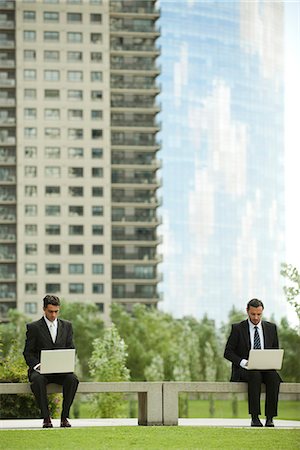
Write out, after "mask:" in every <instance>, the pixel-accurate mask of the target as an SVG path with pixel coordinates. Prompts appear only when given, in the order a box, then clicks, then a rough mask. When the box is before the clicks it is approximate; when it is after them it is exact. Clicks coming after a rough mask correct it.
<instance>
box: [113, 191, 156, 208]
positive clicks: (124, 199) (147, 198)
mask: <svg viewBox="0 0 300 450" xmlns="http://www.w3.org/2000/svg"><path fill="white" fill-rule="evenodd" d="M148 192H149V191H148ZM112 203H129V204H132V203H137V204H139V205H141V204H147V205H151V207H152V206H153V207H155V208H156V207H158V206H161V205H162V200H161V198H159V199H158V198H157V197H156V196H155V195H151V192H149V195H141V196H139V195H137V194H136V195H126V194H125V195H122V194H119V193H114V192H113V193H112Z"/></svg>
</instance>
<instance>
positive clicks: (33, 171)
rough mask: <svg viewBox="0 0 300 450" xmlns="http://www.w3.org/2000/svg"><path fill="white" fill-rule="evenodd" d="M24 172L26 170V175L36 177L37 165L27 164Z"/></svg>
mask: <svg viewBox="0 0 300 450" xmlns="http://www.w3.org/2000/svg"><path fill="white" fill-rule="evenodd" d="M24 172H25V177H28V178H35V177H36V176H37V167H36V166H25V168H24Z"/></svg>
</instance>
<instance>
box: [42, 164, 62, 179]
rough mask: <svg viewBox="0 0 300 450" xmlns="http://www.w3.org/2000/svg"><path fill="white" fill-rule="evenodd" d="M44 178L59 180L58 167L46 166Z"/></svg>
mask: <svg viewBox="0 0 300 450" xmlns="http://www.w3.org/2000/svg"><path fill="white" fill-rule="evenodd" d="M45 176H46V177H53V178H59V177H60V167H57V166H46V167H45Z"/></svg>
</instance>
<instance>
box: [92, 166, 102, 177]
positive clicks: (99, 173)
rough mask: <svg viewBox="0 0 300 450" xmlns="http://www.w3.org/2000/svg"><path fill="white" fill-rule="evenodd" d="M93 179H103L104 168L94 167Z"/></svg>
mask: <svg viewBox="0 0 300 450" xmlns="http://www.w3.org/2000/svg"><path fill="white" fill-rule="evenodd" d="M92 177H93V178H102V177H103V167H92Z"/></svg>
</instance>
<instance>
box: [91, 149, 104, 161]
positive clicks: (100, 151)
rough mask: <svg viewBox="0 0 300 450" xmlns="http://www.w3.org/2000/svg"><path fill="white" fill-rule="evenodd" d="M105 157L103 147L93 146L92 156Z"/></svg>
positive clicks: (96, 157)
mask: <svg viewBox="0 0 300 450" xmlns="http://www.w3.org/2000/svg"><path fill="white" fill-rule="evenodd" d="M102 157H103V148H92V158H93V159H100V158H102Z"/></svg>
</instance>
